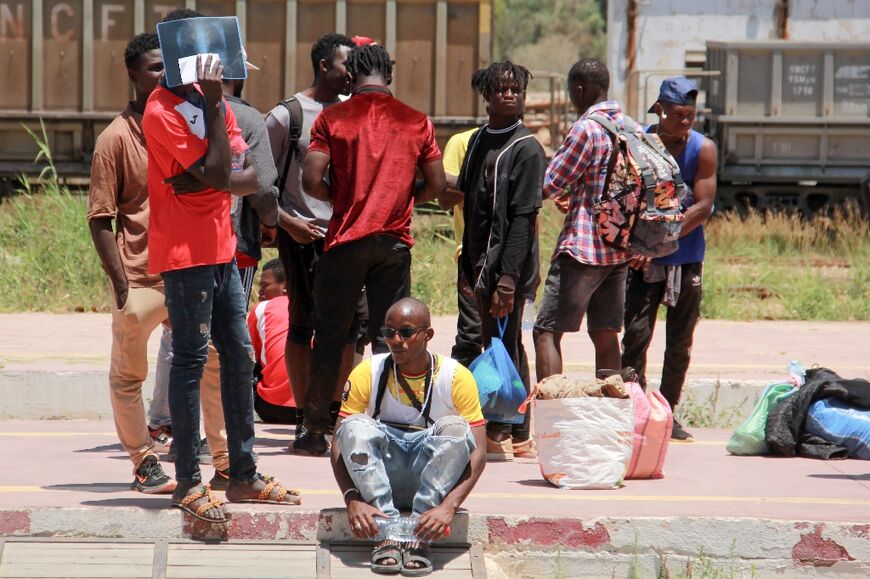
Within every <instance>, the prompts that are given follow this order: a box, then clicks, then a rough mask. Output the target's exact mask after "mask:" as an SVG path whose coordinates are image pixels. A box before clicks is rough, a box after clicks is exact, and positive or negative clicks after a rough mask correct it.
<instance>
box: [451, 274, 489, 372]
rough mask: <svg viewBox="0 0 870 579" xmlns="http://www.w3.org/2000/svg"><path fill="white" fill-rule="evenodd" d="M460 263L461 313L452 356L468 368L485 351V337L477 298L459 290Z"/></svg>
mask: <svg viewBox="0 0 870 579" xmlns="http://www.w3.org/2000/svg"><path fill="white" fill-rule="evenodd" d="M460 263H461V262H460ZM460 263H457V264H456V294H457V299H456V305H457V306H458V307H459V315H458V316H457V319H456V342H455V343H454V344H453V349H452V350H451V352H450V357H451V358H453V359H454V360H456V361H457V362H459V363H460V364H462V365H463V366H465V367H466V368H468V367H469V366H470V365H471V363H472V362H474V359H475V358H477V357H478V356H479V355H480V353H481V352H482V351H483V339H482V337H481V335H480V312H478V310H477V298H476V297H475V296H473V295H471V296H467V295H465V294H463V293H462V292H461V291H459V279H460V277H461V275H462V266H461V265H460Z"/></svg>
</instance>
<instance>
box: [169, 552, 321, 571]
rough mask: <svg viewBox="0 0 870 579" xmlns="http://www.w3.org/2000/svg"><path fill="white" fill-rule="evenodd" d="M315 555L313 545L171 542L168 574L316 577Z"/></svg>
mask: <svg viewBox="0 0 870 579" xmlns="http://www.w3.org/2000/svg"><path fill="white" fill-rule="evenodd" d="M197 547H199V548H197ZM316 559H317V558H316V553H315V546H314V545H262V544H253V545H201V546H198V545H170V547H169V555H168V560H167V569H166V576H167V577H214V578H222V577H250V578H252V579H253V578H260V577H299V578H300V579H302V578H308V577H310V578H312V579H313V578H314V577H316V567H317V561H316Z"/></svg>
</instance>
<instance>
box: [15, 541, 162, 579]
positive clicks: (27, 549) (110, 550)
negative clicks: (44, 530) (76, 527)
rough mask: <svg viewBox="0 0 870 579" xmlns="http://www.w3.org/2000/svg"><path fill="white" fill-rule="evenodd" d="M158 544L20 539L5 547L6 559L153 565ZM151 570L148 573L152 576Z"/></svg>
mask: <svg viewBox="0 0 870 579" xmlns="http://www.w3.org/2000/svg"><path fill="white" fill-rule="evenodd" d="M153 559H154V546H153V545H150V544H130V543H103V544H100V543H51V542H45V543H17V542H10V543H9V544H7V545H6V548H5V559H4V561H5V562H6V563H31V562H32V563H40V562H45V563H54V562H58V563H62V562H63V561H69V562H70V563H79V562H82V563H83V564H92V563H93V561H95V560H99V561H118V562H125V561H126V562H129V563H131V564H134V565H139V564H147V565H148V567H149V568H150V567H151V563H152V561H153ZM150 575H151V574H150V572H149V574H148V576H149V577H150Z"/></svg>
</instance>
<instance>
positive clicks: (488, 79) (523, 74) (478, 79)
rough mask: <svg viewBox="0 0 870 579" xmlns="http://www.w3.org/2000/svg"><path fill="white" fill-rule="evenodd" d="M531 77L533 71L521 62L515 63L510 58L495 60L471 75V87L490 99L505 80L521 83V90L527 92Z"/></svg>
mask: <svg viewBox="0 0 870 579" xmlns="http://www.w3.org/2000/svg"><path fill="white" fill-rule="evenodd" d="M531 78H532V73H531V72H529V70H528V69H527V68H526V67H525V66H522V65H521V64H514V63H512V62H511V61H509V60H506V61H504V62H493V63H492V64H490V65H489V66H487V67H486V68H481V69H480V70H478V71H477V72H475V73H474V74H472V75H471V88H472V89H473V90H474V91H475V92H477V93H478V94H479V95H481V96H483V98H485V99H488V98H489V96H490V95H491V94H492V93H494V92H496V91H498V90H499V89H500V88H502V87H503V86H504V84H505V82H510V81H516V82H517V83H519V85H520V90H522V91H523V92H525V90H526V87H527V86H529V80H530V79H531Z"/></svg>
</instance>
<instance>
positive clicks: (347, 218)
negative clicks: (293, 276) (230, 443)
mask: <svg viewBox="0 0 870 579" xmlns="http://www.w3.org/2000/svg"><path fill="white" fill-rule="evenodd" d="M347 69H348V73H349V74H350V76H351V78H352V82H353V96H351V98H350V99H348V100H347V101H345V102H343V103H340V104H337V105H333V106H331V107H329V108H328V109H325V110H324V111H323V112H322V113H320V115H319V116H318V117H317V120H316V121H315V122H314V125H313V127H312V128H311V144H310V145H309V146H308V154H307V155H306V157H305V162H304V165H303V168H302V186H303V188H304V190H305V191H306V192H307V193H308V194H309V195H311V196H312V197H315V198H317V199H323V200H325V201H326V200H331V201H332V206H333V213H332V218H331V219H330V221H329V226H328V228H327V233H326V241H325V244H324V253H323V256H322V257H321V258H320V262H319V263H318V264H317V276H316V278H315V281H314V304H315V305H314V350H313V351H312V354H311V362H310V366H309V368H310V377H309V392H308V396H307V398H306V400H305V410H304V414H305V424H304V431H303V433H302V435H301V436H300V437H299V438H298V439H297V440H296V441H295V442H294V443H293V449H294V451H295V452H300V453H305V454H311V455H316V456H319V455H322V454H324V453H325V452H326V451H327V450H328V448H329V446H328V444H327V442H326V436H325V434H326V432H327V430H328V428H329V426H330V422H331V420H330V415H329V406H330V403H331V402H332V399H333V397H334V394H335V389H336V382H337V381H338V371H339V366H340V362H341V351H342V348H343V347H344V344H345V342H346V340H347V333H348V330H349V329H350V325H351V323H352V321H353V315H354V312H355V311H356V307H357V303H358V297H359V295H360V292H361V291H362V289H363V287H365V288H366V295H367V299H368V306H369V324H368V332H369V337H370V338H374V337H375V336H376V334H377V332H379V331H380V328H381V326H382V325H383V323H384V317H385V315H386V312H387V309H388V308H389V307H390V306H391V305H392V304H394V303H395V302H396V301H398V300H399V299H401V298H404V297H408V296H409V294H410V290H411V246H412V245H413V243H414V241H413V239H412V238H411V212H412V210H413V207H414V204H415V203H423V202H425V201H428V200H430V199H435V198H437V197H439V196H440V195H441V194H443V193H444V190H445V188H446V178H445V176H444V167H443V166H442V164H441V150H440V149H439V148H438V144H437V143H436V142H435V128H434V127H433V125H432V121H430V120H429V118H428V117H427V116H426V115H425V114H423V113H421V112H419V111H416V110H414V109H412V108H411V107H409V106H407V105H406V104H404V103H402V102H401V101H399V100H398V99H396V98H394V97H393V95H392V93H391V92H390V89H389V88H388V87H389V85H390V83H391V82H392V79H393V62H392V60H391V58H390V55H389V53H388V52H387V51H386V49H384V47H382V46H380V45H376V44H371V45H367V46H358V47H356V48H354V49H353V51H352V52H351V53H350V56H349V57H348V60H347ZM418 168H419V169H420V171H421V173H422V175H423V179H422V181H418V182H415V177H416V172H417V169H418ZM327 172H328V176H329V180H328V183H327V181H325V180H324V177H326V176H327ZM372 343H373V344H374V346H373V350H374V351H375V352H374V353H376V354H378V353H386V351H387V350H386V348H385V344H383V343H380V345H378V342H376V341H374V340H373V342H372Z"/></svg>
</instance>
